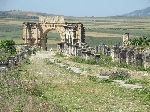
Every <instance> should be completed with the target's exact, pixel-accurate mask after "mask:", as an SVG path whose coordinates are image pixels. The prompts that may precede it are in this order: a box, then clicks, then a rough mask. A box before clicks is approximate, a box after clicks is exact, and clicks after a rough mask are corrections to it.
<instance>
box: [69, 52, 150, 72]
mask: <svg viewBox="0 0 150 112" xmlns="http://www.w3.org/2000/svg"><path fill="white" fill-rule="evenodd" d="M70 60H71V61H74V62H77V63H84V64H91V65H99V66H100V67H108V68H111V67H119V68H127V69H130V70H137V71H148V72H150V70H149V68H147V69H145V68H144V67H143V66H134V65H128V64H126V63H118V62H113V61H112V58H111V57H110V56H105V55H102V54H101V56H100V60H99V61H98V62H97V61H96V60H95V59H88V60H86V59H84V58H82V57H71V58H70Z"/></svg>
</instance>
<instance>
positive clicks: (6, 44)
mask: <svg viewBox="0 0 150 112" xmlns="http://www.w3.org/2000/svg"><path fill="white" fill-rule="evenodd" d="M14 45H15V42H14V41H13V40H2V41H1V42H0V49H4V50H5V52H6V53H10V54H12V55H13V54H15V53H16V48H15V46H14Z"/></svg>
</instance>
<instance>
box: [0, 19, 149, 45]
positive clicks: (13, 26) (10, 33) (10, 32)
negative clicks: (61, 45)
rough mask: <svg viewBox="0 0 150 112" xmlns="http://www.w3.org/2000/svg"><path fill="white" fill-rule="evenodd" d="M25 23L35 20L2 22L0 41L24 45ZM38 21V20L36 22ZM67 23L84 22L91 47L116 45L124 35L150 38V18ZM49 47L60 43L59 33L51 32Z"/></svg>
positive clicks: (0, 23) (82, 20)
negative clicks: (6, 40) (23, 32)
mask: <svg viewBox="0 0 150 112" xmlns="http://www.w3.org/2000/svg"><path fill="white" fill-rule="evenodd" d="M24 21H34V20H30V19H29V20H25V19H23V20H21V19H19V20H14V19H1V20H0V40H2V39H13V40H15V41H16V42H17V43H22V42H23V41H22V39H21V37H22V23H23V22H24ZM35 21H37V20H35ZM66 21H67V22H82V23H83V24H84V26H85V29H86V32H87V34H86V41H87V43H89V44H90V45H91V46H95V45H98V44H99V43H105V44H111V45H112V44H116V43H118V42H121V40H122V39H121V37H122V35H123V34H124V33H130V37H131V38H136V37H143V36H146V37H148V38H150V18H149V17H145V18H144V17H143V18H135V17H127V18H125V17H124V18H123V17H107V18H102V17H101V18H100V17H91V18H90V17H88V18H87V17H76V18H72V17H66ZM48 39H49V40H48V46H52V47H54V45H55V44H56V43H57V42H58V41H60V36H59V34H58V33H55V32H50V33H49V34H48Z"/></svg>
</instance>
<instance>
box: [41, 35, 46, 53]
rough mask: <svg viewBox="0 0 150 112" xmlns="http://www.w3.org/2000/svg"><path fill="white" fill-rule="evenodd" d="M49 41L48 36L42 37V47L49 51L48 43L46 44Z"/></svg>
mask: <svg viewBox="0 0 150 112" xmlns="http://www.w3.org/2000/svg"><path fill="white" fill-rule="evenodd" d="M46 41H47V38H42V39H41V48H42V49H43V50H46V51H47V45H46V43H47V42H46Z"/></svg>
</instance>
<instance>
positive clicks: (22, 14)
mask: <svg viewBox="0 0 150 112" xmlns="http://www.w3.org/2000/svg"><path fill="white" fill-rule="evenodd" d="M39 16H56V15H55V14H47V13H40V12H31V11H21V10H10V11H0V18H17V19H37V18H38V17H39Z"/></svg>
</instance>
